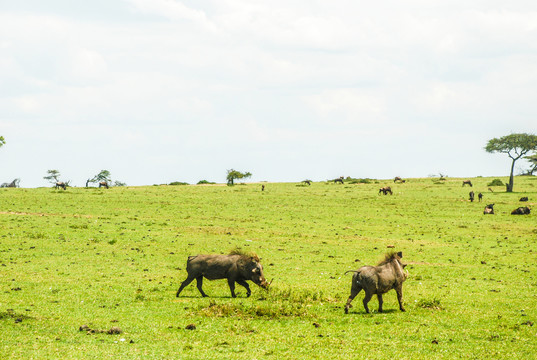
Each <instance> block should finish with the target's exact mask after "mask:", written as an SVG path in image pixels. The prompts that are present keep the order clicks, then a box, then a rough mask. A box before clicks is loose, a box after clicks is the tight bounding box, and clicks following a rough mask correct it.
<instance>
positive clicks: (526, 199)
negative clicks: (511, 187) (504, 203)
mask: <svg viewBox="0 0 537 360" xmlns="http://www.w3.org/2000/svg"><path fill="white" fill-rule="evenodd" d="M528 200H529V199H528V197H527V196H524V197H521V198H520V201H528Z"/></svg>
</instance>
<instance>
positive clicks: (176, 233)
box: [0, 177, 537, 359]
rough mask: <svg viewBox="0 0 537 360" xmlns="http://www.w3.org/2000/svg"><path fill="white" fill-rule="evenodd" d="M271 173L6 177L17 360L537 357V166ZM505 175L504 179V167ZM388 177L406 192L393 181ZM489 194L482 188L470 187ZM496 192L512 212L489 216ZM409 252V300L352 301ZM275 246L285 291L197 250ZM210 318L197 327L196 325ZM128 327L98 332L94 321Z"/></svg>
mask: <svg viewBox="0 0 537 360" xmlns="http://www.w3.org/2000/svg"><path fill="white" fill-rule="evenodd" d="M534 179H535V178H532V177H517V178H516V180H515V184H516V189H517V190H518V192H517V193H512V194H507V193H505V192H503V191H504V189H502V188H501V187H494V188H493V189H492V190H493V191H494V192H490V191H488V188H489V186H487V184H488V183H490V182H491V180H492V178H473V179H472V183H474V187H473V188H471V189H470V188H468V187H462V180H461V179H449V178H448V179H447V180H445V181H439V180H438V179H410V180H409V181H407V183H405V184H393V182H392V181H389V180H388V181H379V180H369V183H357V184H344V185H339V184H333V183H313V184H312V185H311V186H302V185H299V186H297V184H270V183H265V191H263V192H262V191H261V185H258V184H249V185H237V186H234V187H226V186H219V185H214V186H152V187H132V188H111V189H109V190H106V189H82V188H68V190H67V191H63V190H52V189H47V188H41V189H0V284H1V285H0V327H1V329H2V336H1V337H0V353H2V354H4V355H3V356H5V357H8V358H25V359H27V358H39V359H41V358H72V359H79V358H82V357H88V358H106V357H116V358H125V359H133V358H140V359H147V358H185V359H189V358H190V359H205V358H206V359H214V358H222V359H229V358H237V359H243V358H244V359H253V358H274V359H276V358H278V359H279V358H290V359H293V358H297V359H310V358H318V359H321V358H342V359H343V358H379V359H380V358H388V357H398V358H403V359H404V358H408V359H419V358H421V359H430V358H446V359H451V358H507V357H514V358H531V357H534V354H535V353H536V352H537V345H535V344H536V343H537V342H536V341H535V339H536V338H537V326H534V325H533V323H534V322H535V321H537V310H536V309H537V295H536V294H537V291H536V290H537V276H536V270H537V265H536V261H535V260H536V250H534V249H533V244H534V243H535V241H536V240H537V230H536V227H535V224H536V222H535V215H534V214H533V213H532V214H531V215H529V216H511V215H510V212H511V210H513V209H514V208H516V207H518V206H520V205H519V204H520V203H519V201H518V200H519V198H520V197H522V196H528V197H529V198H530V201H529V203H526V204H527V205H528V206H530V207H531V208H533V207H534V206H535V203H536V202H537V191H536V190H537V189H536V188H535V186H536V185H537V182H536V181H534ZM501 180H502V181H504V182H505V181H506V179H505V178H502V179H501ZM386 185H390V186H391V187H392V189H393V191H394V195H392V196H390V195H386V196H384V195H378V189H379V188H380V187H382V186H386ZM470 190H473V191H474V192H475V193H476V195H477V193H478V192H482V193H483V194H484V201H483V202H482V203H479V202H477V201H474V202H473V203H472V202H470V201H468V192H469V191H470ZM488 203H495V204H496V205H495V212H496V215H483V207H484V206H485V204H488ZM392 247H395V249H397V250H398V251H402V252H403V260H404V262H406V263H408V264H409V265H408V266H407V269H408V270H409V273H410V276H409V279H408V280H407V281H406V282H405V284H404V287H403V292H404V300H405V305H406V309H407V312H404V313H403V312H400V311H399V310H398V305H397V300H396V296H395V292H393V291H392V292H390V293H388V294H386V295H385V297H384V301H385V303H384V310H385V313H382V314H379V313H376V311H374V310H376V307H377V303H376V299H375V298H374V299H373V300H372V302H371V303H370V308H371V309H372V310H373V313H372V314H366V313H365V311H364V309H363V306H362V304H361V299H362V298H363V294H361V295H359V296H358V297H357V298H356V299H355V302H354V307H353V308H352V309H351V310H350V313H349V314H348V315H345V314H344V312H343V306H344V304H345V301H346V299H347V297H348V295H349V291H350V281H351V275H350V274H348V275H344V272H345V271H347V270H351V269H356V268H358V267H360V266H362V265H366V264H368V265H369V264H375V263H377V262H378V261H379V260H381V259H382V257H383V255H384V253H385V252H386V251H388V250H390V249H392ZM237 248H240V249H243V250H244V251H247V252H255V253H257V254H258V255H259V256H260V257H261V262H262V264H263V266H264V271H265V276H266V278H267V279H268V280H269V281H270V280H271V279H274V281H273V283H272V287H271V289H270V291H268V292H266V291H265V290H263V289H261V288H259V287H257V286H255V285H253V284H252V285H251V286H252V296H251V297H249V298H246V294H245V290H244V289H243V288H242V287H240V286H239V287H237V296H238V297H237V298H236V299H232V298H231V296H230V292H229V288H228V286H227V283H226V281H212V282H211V281H205V282H204V290H205V292H206V293H207V294H208V295H209V296H210V298H202V297H201V295H200V294H199V292H198V290H197V288H196V286H195V284H194V283H193V284H191V285H189V286H188V287H186V288H185V289H184V291H183V293H182V294H181V296H180V297H179V298H176V297H175V292H176V291H177V288H178V287H179V285H180V283H181V282H182V281H183V280H184V279H185V278H186V271H185V266H186V259H187V257H188V255H194V254H198V253H227V252H229V251H231V250H233V249H237ZM190 324H194V325H195V330H188V329H186V327H187V325H190ZM82 325H87V326H89V327H90V328H91V329H101V330H107V329H110V328H111V327H113V326H117V327H119V328H121V330H122V333H121V334H112V335H109V334H106V333H93V334H91V333H87V332H86V331H79V328H80V326H82Z"/></svg>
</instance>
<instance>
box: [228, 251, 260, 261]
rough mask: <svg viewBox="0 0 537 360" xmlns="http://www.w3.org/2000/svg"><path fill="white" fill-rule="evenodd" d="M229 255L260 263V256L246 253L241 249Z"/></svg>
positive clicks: (249, 252)
mask: <svg viewBox="0 0 537 360" xmlns="http://www.w3.org/2000/svg"><path fill="white" fill-rule="evenodd" d="M229 255H239V256H241V257H242V258H245V259H249V258H252V259H253V260H254V261H256V262H259V256H257V254H256V253H255V252H251V251H244V250H242V249H240V248H236V249H233V250H231V251H230V252H229Z"/></svg>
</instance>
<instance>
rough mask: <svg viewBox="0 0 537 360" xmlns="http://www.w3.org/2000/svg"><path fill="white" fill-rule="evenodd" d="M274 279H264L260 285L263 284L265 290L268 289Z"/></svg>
mask: <svg viewBox="0 0 537 360" xmlns="http://www.w3.org/2000/svg"><path fill="white" fill-rule="evenodd" d="M272 281H274V279H272V280H270V282H268V281H267V280H266V279H263V280H262V281H261V283H260V284H259V286H261V287H262V288H263V289H265V290H268V288H269V287H270V284H272Z"/></svg>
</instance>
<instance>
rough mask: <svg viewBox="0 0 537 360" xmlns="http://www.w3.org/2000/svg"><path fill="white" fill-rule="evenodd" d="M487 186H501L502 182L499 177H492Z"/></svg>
mask: <svg viewBox="0 0 537 360" xmlns="http://www.w3.org/2000/svg"><path fill="white" fill-rule="evenodd" d="M487 185H488V186H503V182H502V181H501V180H500V179H494V180H492V181H491V182H489V183H488V184H487Z"/></svg>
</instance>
